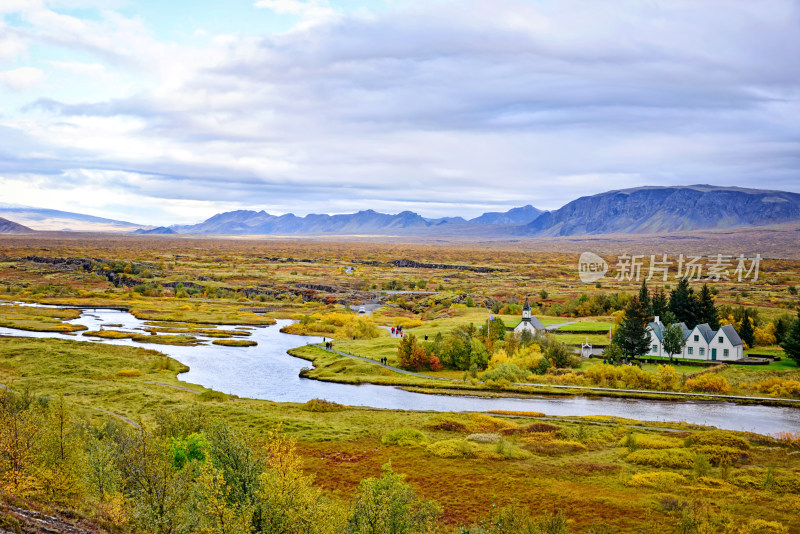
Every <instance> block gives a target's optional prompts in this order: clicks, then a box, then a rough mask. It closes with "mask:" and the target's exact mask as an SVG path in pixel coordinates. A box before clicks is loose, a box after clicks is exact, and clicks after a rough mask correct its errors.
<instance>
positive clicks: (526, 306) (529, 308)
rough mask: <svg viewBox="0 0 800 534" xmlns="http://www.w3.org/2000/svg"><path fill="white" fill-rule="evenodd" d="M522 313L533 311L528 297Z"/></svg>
mask: <svg viewBox="0 0 800 534" xmlns="http://www.w3.org/2000/svg"><path fill="white" fill-rule="evenodd" d="M522 311H531V303H530V302H528V297H525V305H524V306H523V307H522Z"/></svg>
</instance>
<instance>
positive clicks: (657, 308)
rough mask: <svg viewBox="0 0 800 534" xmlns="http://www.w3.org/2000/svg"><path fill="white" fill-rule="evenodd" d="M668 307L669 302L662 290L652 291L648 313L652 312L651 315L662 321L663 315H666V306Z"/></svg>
mask: <svg viewBox="0 0 800 534" xmlns="http://www.w3.org/2000/svg"><path fill="white" fill-rule="evenodd" d="M668 305H669V300H668V299H667V294H666V293H664V289H663V288H660V287H659V288H658V289H656V290H655V291H653V298H652V299H651V300H650V311H652V312H653V315H657V316H658V317H660V318H661V320H662V321H663V320H664V315H665V314H666V313H667V310H668V309H669V308H668V307H667V306H668Z"/></svg>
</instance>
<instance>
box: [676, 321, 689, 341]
mask: <svg viewBox="0 0 800 534" xmlns="http://www.w3.org/2000/svg"><path fill="white" fill-rule="evenodd" d="M678 326H680V327H681V330H682V331H683V339H687V338H688V337H689V335H690V334H691V333H692V331H691V330H689V327H688V326H686V323H678Z"/></svg>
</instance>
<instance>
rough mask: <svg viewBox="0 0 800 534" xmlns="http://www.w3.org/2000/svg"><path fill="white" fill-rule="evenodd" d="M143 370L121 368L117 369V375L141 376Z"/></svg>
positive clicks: (124, 376) (126, 376)
mask: <svg viewBox="0 0 800 534" xmlns="http://www.w3.org/2000/svg"><path fill="white" fill-rule="evenodd" d="M141 374H142V371H140V370H139V369H120V370H119V371H117V376H119V377H121V378H134V377H137V376H141Z"/></svg>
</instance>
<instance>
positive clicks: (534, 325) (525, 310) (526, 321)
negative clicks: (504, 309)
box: [514, 297, 545, 334]
mask: <svg viewBox="0 0 800 534" xmlns="http://www.w3.org/2000/svg"><path fill="white" fill-rule="evenodd" d="M525 330H527V331H529V332H530V333H531V334H536V333H537V332H539V333H544V332H545V327H544V325H543V324H542V322H541V321H540V320H539V319H537V318H536V317H531V305H530V303H529V302H528V297H525V305H524V306H523V307H522V320H521V321H520V322H519V324H518V325H517V326H515V327H514V333H515V334H522V332H523V331H525Z"/></svg>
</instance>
